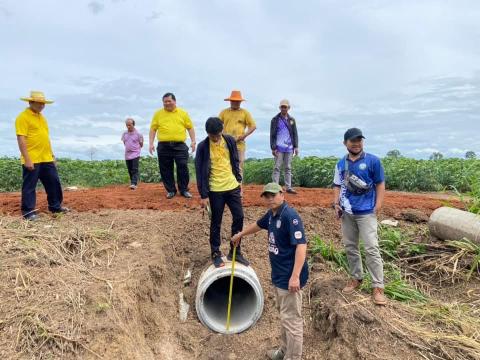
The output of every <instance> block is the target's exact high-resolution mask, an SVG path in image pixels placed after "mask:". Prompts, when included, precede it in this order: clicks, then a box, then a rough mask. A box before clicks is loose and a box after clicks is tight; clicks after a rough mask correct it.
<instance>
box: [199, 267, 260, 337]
mask: <svg viewBox="0 0 480 360" xmlns="http://www.w3.org/2000/svg"><path fill="white" fill-rule="evenodd" d="M229 265H230V263H226V266H225V267H222V268H216V269H215V268H213V269H211V266H210V267H208V268H207V269H206V270H205V271H204V274H205V273H207V272H208V271H209V269H210V271H212V272H213V273H214V275H212V276H210V277H208V278H206V279H203V278H204V274H202V276H201V277H200V280H202V279H203V281H199V283H198V286H199V287H200V286H201V285H202V289H201V291H200V292H199V290H198V288H197V294H196V301H195V305H196V306H195V307H196V311H197V316H198V318H199V320H200V322H201V323H202V324H203V325H204V326H205V327H207V328H209V329H210V330H212V331H215V332H217V333H221V334H238V333H241V332H244V331H246V330H248V329H249V328H251V327H252V326H253V325H255V323H256V322H257V321H258V320H259V319H260V317H261V315H262V313H263V307H264V296H263V290H262V287H261V284H260V281H259V280H258V278H257V276H256V274H255V271H254V270H253V269H252V268H251V267H248V268H247V267H245V266H243V265H241V264H236V265H235V275H234V285H233V286H234V289H235V281H237V283H238V280H243V281H244V282H246V283H247V284H248V285H249V287H250V288H251V290H252V292H253V294H254V295H255V310H254V311H252V312H251V316H249V317H247V318H246V320H245V321H244V322H243V323H242V324H240V325H231V327H230V330H229V331H228V332H227V330H226V323H225V324H222V325H219V323H218V322H217V321H214V320H212V319H211V317H210V316H209V315H208V313H207V310H206V309H205V308H206V307H205V294H206V292H207V290H208V289H209V288H210V286H211V285H212V284H213V283H215V282H217V281H218V280H221V279H228V283H230V276H231V267H230V266H229ZM245 269H248V270H247V271H246V270H245ZM252 273H253V274H252ZM232 311H234V310H233V305H232ZM225 317H226V316H225Z"/></svg>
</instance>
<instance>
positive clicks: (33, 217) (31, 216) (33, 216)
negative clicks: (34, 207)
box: [23, 213, 40, 221]
mask: <svg viewBox="0 0 480 360" xmlns="http://www.w3.org/2000/svg"><path fill="white" fill-rule="evenodd" d="M23 219H24V220H27V221H37V220H38V219H40V216H38V215H37V214H35V213H33V214H29V215H25V216H24V217H23Z"/></svg>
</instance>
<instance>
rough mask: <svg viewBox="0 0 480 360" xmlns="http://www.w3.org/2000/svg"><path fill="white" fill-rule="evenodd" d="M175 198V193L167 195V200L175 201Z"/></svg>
mask: <svg viewBox="0 0 480 360" xmlns="http://www.w3.org/2000/svg"><path fill="white" fill-rule="evenodd" d="M174 197H175V193H174V192H173V191H172V192H168V193H167V199H173V198H174Z"/></svg>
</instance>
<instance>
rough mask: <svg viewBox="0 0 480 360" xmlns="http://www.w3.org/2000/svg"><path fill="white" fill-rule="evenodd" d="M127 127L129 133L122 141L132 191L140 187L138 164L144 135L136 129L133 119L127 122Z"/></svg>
mask: <svg viewBox="0 0 480 360" xmlns="http://www.w3.org/2000/svg"><path fill="white" fill-rule="evenodd" d="M125 126H126V127H127V131H125V132H124V133H123V135H122V141H123V144H124V145H125V161H126V163H127V169H128V176H129V177H130V189H131V190H135V189H136V188H137V185H138V164H139V162H140V152H141V151H142V147H143V135H142V134H140V133H139V132H138V131H137V129H135V120H134V119H132V118H127V120H125Z"/></svg>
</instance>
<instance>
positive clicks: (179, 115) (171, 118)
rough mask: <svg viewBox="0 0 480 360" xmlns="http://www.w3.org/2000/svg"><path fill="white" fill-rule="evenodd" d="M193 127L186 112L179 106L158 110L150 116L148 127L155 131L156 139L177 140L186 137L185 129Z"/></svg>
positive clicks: (181, 140) (179, 140)
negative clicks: (150, 121) (150, 120)
mask: <svg viewBox="0 0 480 360" xmlns="http://www.w3.org/2000/svg"><path fill="white" fill-rule="evenodd" d="M192 127H193V124H192V120H191V119H190V116H188V113H187V112H186V111H185V110H183V109H180V108H178V107H177V108H175V110H173V111H167V110H165V109H161V110H158V111H157V112H156V113H155V114H154V115H153V118H152V123H151V124H150V129H151V130H155V131H156V132H157V139H158V141H178V142H183V141H185V140H186V139H187V134H186V130H189V129H191V128H192Z"/></svg>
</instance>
